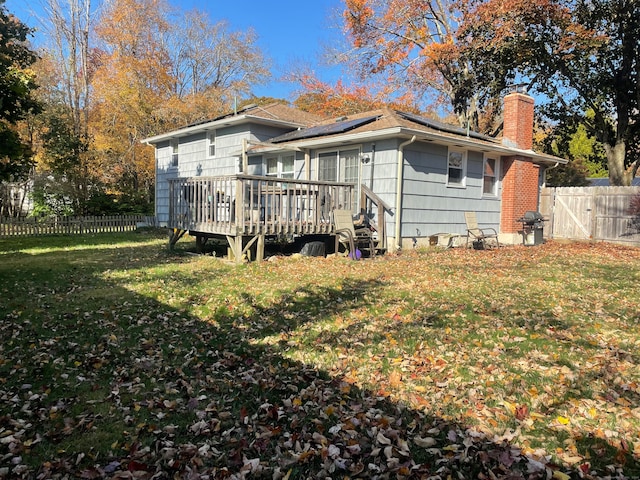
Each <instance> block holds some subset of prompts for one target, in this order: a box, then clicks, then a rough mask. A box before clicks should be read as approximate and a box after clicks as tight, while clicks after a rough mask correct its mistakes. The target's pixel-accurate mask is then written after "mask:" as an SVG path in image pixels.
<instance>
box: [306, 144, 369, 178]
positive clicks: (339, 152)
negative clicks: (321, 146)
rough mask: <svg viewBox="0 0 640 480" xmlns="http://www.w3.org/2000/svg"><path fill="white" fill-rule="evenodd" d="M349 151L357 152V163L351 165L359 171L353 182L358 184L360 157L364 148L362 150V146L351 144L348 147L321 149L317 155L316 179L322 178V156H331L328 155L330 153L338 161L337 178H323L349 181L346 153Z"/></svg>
mask: <svg viewBox="0 0 640 480" xmlns="http://www.w3.org/2000/svg"><path fill="white" fill-rule="evenodd" d="M347 152H357V153H356V154H355V159H356V164H355V165H351V167H355V169H356V172H357V178H356V179H355V181H353V182H352V183H354V184H355V185H357V184H358V182H359V181H360V158H361V156H362V150H361V148H360V147H354V146H350V147H348V148H334V149H330V150H323V151H319V152H318V154H317V156H316V167H317V168H316V179H317V180H321V179H320V173H321V168H320V158H321V157H323V156H324V157H325V158H330V157H329V156H328V154H333V157H334V159H335V163H336V168H335V179H328V180H325V179H323V180H325V181H329V182H347V180H346V173H347V161H346V160H347V157H346V156H345V155H344V154H345V153H347ZM351 180H353V179H351ZM347 183H348V182H347Z"/></svg>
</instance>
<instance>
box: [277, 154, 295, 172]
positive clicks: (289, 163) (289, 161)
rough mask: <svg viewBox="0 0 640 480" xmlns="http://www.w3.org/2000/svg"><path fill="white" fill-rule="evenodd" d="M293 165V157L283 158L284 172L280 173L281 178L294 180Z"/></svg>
mask: <svg viewBox="0 0 640 480" xmlns="http://www.w3.org/2000/svg"><path fill="white" fill-rule="evenodd" d="M293 165H294V157H293V155H286V156H284V157H282V170H281V172H280V176H281V177H282V178H293Z"/></svg>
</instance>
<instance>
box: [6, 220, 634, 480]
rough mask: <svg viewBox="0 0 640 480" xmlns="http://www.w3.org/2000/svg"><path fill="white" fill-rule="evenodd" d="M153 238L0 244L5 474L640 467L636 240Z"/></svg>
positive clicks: (429, 473)
mask: <svg viewBox="0 0 640 480" xmlns="http://www.w3.org/2000/svg"><path fill="white" fill-rule="evenodd" d="M166 244H167V238H166V235H165V234H164V233H157V232H153V231H151V232H137V233H130V234H122V235H115V234H114V235H111V234H105V235H99V236H93V237H62V236H61V237H47V238H23V239H11V240H0V295H1V301H0V336H1V338H2V345H1V347H0V478H4V477H6V478H20V477H24V478H63V477H65V475H66V476H67V478H143V479H144V478H151V477H154V478H197V475H200V476H205V478H206V476H208V478H269V479H293V478H326V477H329V478H381V479H384V478H394V479H395V478H448V477H449V475H451V478H454V479H455V478H541V479H542V478H548V475H553V476H554V478H560V479H562V478H568V477H567V476H569V477H572V478H579V477H580V476H581V475H582V476H584V477H585V478H627V477H634V476H635V477H638V476H640V467H639V466H638V460H640V358H639V356H640V353H638V351H639V348H638V347H639V346H640V330H639V323H640V307H639V304H640V300H639V299H640V294H639V293H638V285H640V249H631V248H625V247H620V246H612V245H605V244H597V245H589V244H558V243H553V242H551V243H547V244H545V245H543V246H538V247H531V248H525V247H521V246H517V247H508V248H503V249H500V250H497V251H474V250H469V251H467V250H464V249H454V250H435V249H433V250H418V251H407V252H404V253H402V254H401V255H386V256H384V257H379V258H376V259H375V260H365V261H359V262H355V261H350V260H348V259H345V258H326V259H324V258H295V257H279V258H277V259H276V260H275V261H266V262H262V263H260V264H257V263H251V264H245V265H241V266H236V265H232V264H229V263H227V262H225V261H223V260H221V259H217V258H213V257H210V256H191V255H186V254H185V250H186V249H190V248H191V247H192V245H191V244H190V243H189V241H188V240H187V241H184V240H183V241H181V242H179V243H178V248H177V251H176V252H173V253H170V252H168V251H167V248H166ZM625 475H626V476H627V477H625ZM190 476H191V477H190Z"/></svg>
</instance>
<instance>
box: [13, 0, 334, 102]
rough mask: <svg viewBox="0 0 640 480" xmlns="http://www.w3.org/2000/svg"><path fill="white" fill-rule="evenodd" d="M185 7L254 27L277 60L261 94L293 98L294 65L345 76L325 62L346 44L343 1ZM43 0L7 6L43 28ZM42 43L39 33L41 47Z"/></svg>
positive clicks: (190, 2)
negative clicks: (329, 52)
mask: <svg viewBox="0 0 640 480" xmlns="http://www.w3.org/2000/svg"><path fill="white" fill-rule="evenodd" d="M169 1H170V3H171V4H172V5H174V6H176V7H179V8H181V9H184V10H185V11H186V10H191V9H194V8H197V9H198V10H202V11H205V12H207V13H208V14H209V15H210V17H211V20H212V21H214V22H217V21H219V20H223V19H225V20H227V21H228V22H229V25H230V28H231V29H232V30H246V29H247V28H249V27H252V28H253V29H254V30H255V31H256V33H257V35H258V46H259V47H260V48H261V49H262V51H263V53H264V54H265V55H266V56H267V57H269V58H270V59H271V61H272V65H273V67H272V71H273V76H274V80H273V81H271V82H270V83H269V84H266V85H264V86H259V87H256V89H255V91H254V93H255V94H256V95H257V96H271V97H279V98H286V99H287V100H292V99H293V98H292V97H291V95H292V93H293V90H294V88H295V86H294V85H290V84H287V83H284V82H280V81H278V80H277V79H278V78H279V77H280V76H281V75H282V74H283V73H284V72H285V71H286V70H287V69H288V68H289V67H290V66H291V65H293V64H298V63H304V64H306V65H310V66H313V68H314V70H315V71H316V74H317V75H318V76H319V77H320V78H321V79H323V80H325V81H334V80H336V79H337V78H338V76H339V71H338V70H337V69H336V68H332V69H330V68H328V67H326V66H325V65H324V64H323V61H322V58H321V57H322V53H323V49H324V48H325V46H330V45H335V44H336V43H338V42H340V41H341V39H342V35H341V33H340V30H339V28H338V26H336V20H335V18H336V13H335V12H336V11H340V10H341V8H342V7H343V2H342V1H341V0H231V1H230V0H169ZM40 5H41V2H40V0H7V1H6V3H5V8H6V9H7V10H8V11H9V12H11V13H13V14H15V15H16V16H17V17H18V18H20V20H22V21H23V22H24V23H26V24H27V25H29V26H30V27H36V28H37V27H38V20H37V16H35V15H34V14H37V12H38V10H39V7H40ZM40 42H41V39H39V38H38V36H37V34H36V39H35V43H36V44H39V43H40Z"/></svg>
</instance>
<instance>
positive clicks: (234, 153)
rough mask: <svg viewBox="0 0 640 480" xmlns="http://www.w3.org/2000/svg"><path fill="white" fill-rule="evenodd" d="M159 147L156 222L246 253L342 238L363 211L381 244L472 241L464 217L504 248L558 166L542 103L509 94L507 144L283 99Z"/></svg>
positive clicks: (397, 117)
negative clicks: (537, 108) (449, 236)
mask: <svg viewBox="0 0 640 480" xmlns="http://www.w3.org/2000/svg"><path fill="white" fill-rule="evenodd" d="M145 142H146V143H148V144H150V145H153V146H154V147H155V152H156V215H157V218H158V221H159V222H161V223H162V224H166V225H167V226H168V227H170V228H173V229H174V230H175V231H178V232H184V231H187V230H188V231H189V232H190V233H192V234H194V235H195V236H196V238H197V239H201V240H204V241H206V239H207V238H211V237H217V238H226V239H227V240H228V242H229V245H230V247H231V250H232V253H233V254H234V255H236V258H238V257H239V256H240V255H241V254H242V253H243V252H246V251H247V250H248V248H249V247H250V246H252V245H254V244H256V243H257V245H258V255H260V251H261V250H260V249H261V248H262V246H261V245H264V241H265V238H267V239H268V238H273V237H282V238H292V237H296V236H304V235H316V234H326V235H330V234H331V233H332V231H333V226H332V223H331V212H332V210H333V209H336V208H340V209H350V210H351V211H352V212H354V213H355V212H358V211H364V212H366V213H367V215H368V216H369V217H370V218H371V220H372V223H373V224H374V225H375V227H376V229H377V232H378V235H379V236H380V238H379V239H378V241H379V244H380V246H381V248H382V249H386V248H389V249H392V250H395V249H397V248H402V247H406V246H407V245H414V244H416V243H417V244H421V243H426V242H427V241H428V238H429V237H430V236H432V235H434V234H435V233H439V232H447V233H453V234H456V233H457V234H465V232H466V226H465V220H464V212H465V211H469V210H471V211H475V212H476V213H477V217H478V221H479V224H480V226H481V227H493V228H495V229H496V230H497V231H498V232H500V237H501V240H502V241H503V242H505V243H516V242H519V241H520V240H521V237H520V235H519V234H518V231H519V229H521V228H522V224H521V223H520V222H518V218H520V217H521V216H522V215H523V213H524V212H525V211H528V210H538V195H539V187H540V185H541V183H542V181H543V180H542V179H543V173H544V169H545V167H547V166H553V165H557V164H559V163H566V160H564V159H561V158H557V157H553V156H549V155H545V154H540V153H536V152H534V151H533V150H532V143H533V99H532V98H531V97H530V96H528V95H526V94H524V93H521V92H512V93H510V94H508V95H506V97H505V99H504V129H503V137H502V139H495V138H492V137H488V136H484V135H481V134H478V133H475V132H472V131H468V130H466V129H461V128H458V127H455V126H451V125H447V124H443V123H441V122H437V121H434V120H431V119H428V118H426V117H423V116H420V115H416V114H412V113H406V112H401V111H397V110H393V109H391V108H382V109H378V110H374V111H370V112H366V113H362V114H358V115H352V116H348V117H342V118H339V119H333V120H330V121H326V120H325V121H322V120H321V119H319V118H317V117H316V116H315V115H310V114H307V113H304V112H300V111H298V110H296V109H292V108H289V107H287V106H285V105H282V104H271V105H267V106H262V107H259V106H248V107H246V108H245V109H243V110H241V111H237V112H234V113H233V114H230V115H226V116H223V117H219V118H216V119H213V120H211V121H208V122H203V123H199V124H195V125H190V126H187V127H185V128H182V129H179V130H176V131H172V132H168V133H166V134H162V135H158V136H155V137H151V138H147V139H146V140H145Z"/></svg>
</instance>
